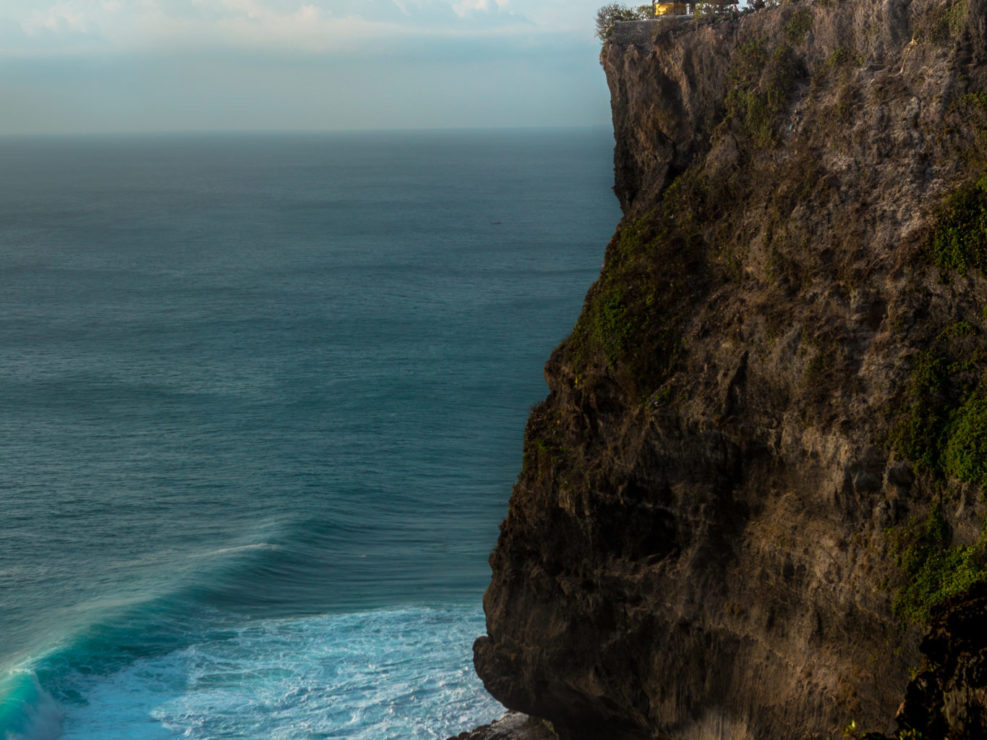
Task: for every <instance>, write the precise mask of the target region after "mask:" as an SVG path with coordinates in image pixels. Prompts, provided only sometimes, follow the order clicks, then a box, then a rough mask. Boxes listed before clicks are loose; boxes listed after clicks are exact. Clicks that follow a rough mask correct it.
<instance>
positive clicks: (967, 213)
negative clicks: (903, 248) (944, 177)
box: [929, 175, 987, 273]
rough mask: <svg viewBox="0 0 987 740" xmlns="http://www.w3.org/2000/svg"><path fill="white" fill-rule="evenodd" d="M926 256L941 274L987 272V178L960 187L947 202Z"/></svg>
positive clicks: (985, 176)
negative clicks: (973, 271) (971, 270)
mask: <svg viewBox="0 0 987 740" xmlns="http://www.w3.org/2000/svg"><path fill="white" fill-rule="evenodd" d="M929 256H930V258H931V259H932V261H933V262H934V263H935V264H936V265H937V266H938V267H939V268H940V269H941V270H952V271H956V272H959V273H965V272H966V271H967V270H968V269H970V268H976V269H978V270H980V271H981V272H984V271H987V175H984V176H982V177H981V178H980V179H979V180H977V181H976V182H973V183H970V184H968V185H964V186H963V187H960V188H959V189H958V190H956V191H955V192H954V193H953V194H952V195H951V196H950V197H949V198H948V199H947V200H946V202H945V204H944V205H943V208H942V211H941V214H940V218H939V223H938V226H937V227H936V229H935V231H934V232H933V234H932V239H931V242H930V247H929Z"/></svg>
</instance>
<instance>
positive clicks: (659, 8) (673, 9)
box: [655, 0, 689, 18]
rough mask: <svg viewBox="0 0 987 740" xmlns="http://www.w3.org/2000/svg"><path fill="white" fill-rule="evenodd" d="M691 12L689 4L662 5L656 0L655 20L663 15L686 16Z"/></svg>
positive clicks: (673, 3)
mask: <svg viewBox="0 0 987 740" xmlns="http://www.w3.org/2000/svg"><path fill="white" fill-rule="evenodd" d="M688 12H689V3H676V2H672V3H662V2H658V0H655V18H661V17H662V16H663V15H685V14H686V13H688Z"/></svg>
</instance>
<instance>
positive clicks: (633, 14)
mask: <svg viewBox="0 0 987 740" xmlns="http://www.w3.org/2000/svg"><path fill="white" fill-rule="evenodd" d="M642 7H643V8H645V10H646V9H647V8H648V6H647V5H645V6H642ZM646 17H647V16H646V15H645V13H644V12H642V11H641V10H638V9H635V8H628V7H627V6H626V5H621V4H620V3H610V4H609V5H604V6H603V7H602V8H600V9H599V10H598V11H596V36H597V38H599V39H600V41H605V40H606V38H607V36H609V35H610V32H611V31H612V30H613V24H614V23H616V22H617V21H637V20H641V19H642V18H646Z"/></svg>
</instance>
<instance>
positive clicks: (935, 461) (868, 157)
mask: <svg viewBox="0 0 987 740" xmlns="http://www.w3.org/2000/svg"><path fill="white" fill-rule="evenodd" d="M985 10H987V3H985V0H946V1H945V2H942V1H937V2H931V1H930V0H914V1H913V2H908V1H907V0H886V1H883V2H881V1H879V0H859V1H854V0H843V1H842V2H840V1H839V0H829V2H824V1H820V2H817V3H814V4H808V5H807V4H800V3H792V4H785V5H782V6H780V7H776V8H773V9H768V10H764V11H759V12H756V13H751V14H747V15H744V16H742V17H740V18H737V19H730V20H719V21H715V22H714V21H708V22H696V21H692V20H687V21H681V22H677V21H669V22H659V23H638V24H621V25H619V26H618V27H617V29H616V31H615V33H614V34H613V36H612V37H611V39H610V40H609V41H608V42H607V44H606V45H605V46H604V49H603V52H602V56H601V61H602V63H603V66H604V68H605V70H606V72H607V77H608V80H609V84H610V90H611V96H612V102H613V120H614V130H615V138H616V150H615V165H616V168H615V171H616V191H617V194H618V196H619V197H620V200H621V203H622V206H623V210H624V219H623V221H622V222H621V224H620V226H619V227H618V230H617V233H616V234H615V236H614V238H613V240H612V241H611V243H610V245H609V246H608V248H607V253H606V262H605V265H604V268H603V271H602V273H601V276H600V279H599V280H598V282H597V283H596V284H595V285H594V286H593V288H592V289H591V290H590V292H589V294H588V295H587V299H586V304H585V306H584V309H583V313H582V315H581V317H580V318H579V321H578V323H577V325H576V327H575V328H574V330H573V333H572V334H571V336H570V337H569V338H568V339H567V340H566V341H565V342H563V343H562V345H561V346H560V347H559V348H558V349H557V350H556V351H555V352H554V353H553V355H552V357H551V359H550V360H549V362H548V364H547V366H546V378H547V381H548V384H549V388H550V394H549V396H548V398H547V399H546V400H545V401H544V402H543V403H542V404H540V405H539V406H537V407H536V408H535V409H534V410H533V412H532V414H531V417H530V419H529V422H528V426H527V429H526V439H525V456H524V458H525V461H524V467H523V470H522V472H521V474H520V476H519V478H518V482H517V485H516V487H515V490H514V493H513V496H512V498H511V502H510V508H509V513H508V516H507V519H506V521H505V522H504V524H503V525H502V531H501V536H500V540H499V542H498V545H497V548H496V550H495V551H494V553H493V554H492V556H491V564H492V566H493V581H492V583H491V585H490V588H489V590H488V591H487V594H486V597H485V601H484V604H485V609H486V613H487V627H488V636H486V637H483V638H481V639H480V640H478V641H477V644H476V647H475V658H476V667H477V670H478V672H479V674H480V676H481V677H482V678H483V680H484V682H485V684H486V686H487V688H488V689H489V690H490V692H491V693H492V694H493V695H494V696H495V697H497V698H498V699H500V700H501V701H502V702H504V703H505V704H506V705H507V706H509V707H511V708H514V709H517V710H520V711H523V712H526V713H529V714H532V715H534V716H537V717H541V718H545V719H546V720H549V721H550V722H551V723H552V725H553V726H554V727H555V730H556V731H557V732H558V734H559V735H560V736H561V737H563V738H663V737H670V738H730V739H731V740H737V739H740V738H797V737H826V736H830V735H838V734H839V732H840V731H841V730H842V729H843V728H844V727H846V725H847V724H848V723H849V722H850V721H851V720H853V721H855V722H856V725H857V726H858V727H867V728H872V729H875V730H880V731H891V730H892V728H893V727H894V721H893V719H894V716H895V711H896V709H897V708H898V706H899V703H900V702H901V701H902V698H903V697H904V695H905V690H906V685H907V684H908V680H909V676H910V674H912V673H914V672H915V671H916V670H917V669H918V667H919V665H920V661H921V657H920V654H919V652H918V645H919V642H920V638H921V637H922V634H923V633H924V631H925V630H926V629H927V624H928V621H929V619H930V615H935V614H936V613H937V610H938V609H939V608H940V607H939V604H940V603H941V602H943V601H945V600H947V599H948V598H949V597H951V596H953V595H954V594H956V593H959V592H961V591H963V590H964V589H965V588H966V587H967V586H969V585H970V584H971V583H973V582H976V581H978V580H982V579H983V578H984V575H985V570H984V563H985V562H987V545H985V544H984V542H983V538H982V536H981V534H980V525H981V522H982V521H983V514H984V506H983V504H982V502H981V497H980V492H979V490H980V487H981V486H982V485H983V484H984V483H987V390H985V386H984V382H983V378H984V370H985V368H987V352H985V349H987V341H985V338H987V333H985V332H987V317H985V311H984V309H985V306H987V280H985V278H984V276H983V274H982V272H981V269H982V268H987V178H983V177H982V176H983V173H984V172H985V171H987V165H985V163H987V158H985V154H987V66H985V62H987V28H985ZM912 693H913V694H914V693H915V690H914V687H913V690H912ZM902 721H905V720H904V719H903V720H902Z"/></svg>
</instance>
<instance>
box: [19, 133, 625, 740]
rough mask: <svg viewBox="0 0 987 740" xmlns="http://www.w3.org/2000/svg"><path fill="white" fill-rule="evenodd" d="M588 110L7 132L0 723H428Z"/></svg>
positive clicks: (531, 356) (76, 732) (583, 258)
mask: <svg viewBox="0 0 987 740" xmlns="http://www.w3.org/2000/svg"><path fill="white" fill-rule="evenodd" d="M612 146H613V142H612V137H611V134H610V132H609V131H608V130H602V129H600V130H577V129H571V130H570V129H565V130H532V131H507V132H503V131H498V132H495V131H486V132H482V131H475V132H418V133H363V134H324V135H314V134H313V135H301V134H292V135H288V134H284V135H278V134H270V135H260V134H257V135H196V136H193V135H185V136H177V135H175V136H143V137H141V136H130V137H114V138H101V137H83V138H44V137H13V138H0V409H2V413H0V465H2V475H0V737H2V738H4V740H49V739H53V738H66V739H69V738H71V739H73V740H82V739H89V738H96V739H99V740H108V739H115V738H119V739H124V738H126V739H135V740H136V739H142V740H143V739H151V740H154V739H158V738H160V739H161V740H165V739H167V738H195V739H196V740H207V739H213V738H285V739H287V738H366V739H367V740H371V739H372V740H384V739H387V738H395V739H397V738H401V739H402V740H405V739H407V738H444V737H447V736H448V735H450V734H455V733H457V732H460V731H462V730H465V729H469V728H471V727H472V726H475V725H477V724H480V723H483V722H486V721H490V720H492V719H494V718H496V717H497V716H499V714H500V713H501V712H502V708H501V707H500V706H499V705H498V704H497V703H496V702H495V701H493V700H492V699H491V698H489V697H488V696H487V695H486V694H485V693H484V691H483V688H482V685H481V684H480V682H479V680H478V679H477V678H476V677H475V675H474V673H473V670H472V650H471V645H472V641H473V640H474V639H475V637H476V636H478V635H480V634H482V633H483V631H484V622H483V614H482V609H481V605H480V600H481V596H482V593H483V589H484V588H485V586H486V584H487V582H488V581H489V567H488V565H487V557H488V554H489V552H490V550H491V549H492V547H493V545H494V543H495V541H496V536H497V525H498V523H499V521H500V520H501V519H502V518H503V517H504V515H505V514H506V511H507V500H508V497H509V495H510V490H511V485H512V483H513V481H514V479H515V478H516V475H517V473H518V471H519V469H520V466H521V441H522V433H523V428H524V422H525V418H526V415H527V412H528V410H529V408H530V407H531V405H533V404H534V403H536V402H537V401H539V400H540V399H541V398H542V397H544V395H545V394H546V387H545V384H544V380H543V376H542V365H543V363H544V361H545V360H546V359H547V357H548V355H549V353H550V351H551V350H552V348H553V347H554V346H555V345H556V344H557V343H558V342H559V341H560V340H561V339H562V338H564V337H565V335H566V334H567V332H568V331H569V329H570V328H571V327H572V325H573V323H574V321H575V319H576V318H577V316H578V314H579V310H580V306H581V303H582V300H583V297H584V295H585V292H586V290H587V288H588V287H589V286H590V284H591V283H592V281H593V280H594V279H595V277H596V275H597V274H598V273H599V268H600V263H601V261H602V257H603V250H604V246H605V244H606V241H607V239H608V238H609V235H610V234H611V233H612V231H613V229H614V226H615V225H616V223H617V220H618V218H619V208H618V205H617V202H616V199H615V198H614V197H613V194H612V193H611V192H610V187H611V184H612V179H613V175H612V171H613V170H612Z"/></svg>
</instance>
